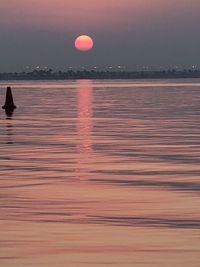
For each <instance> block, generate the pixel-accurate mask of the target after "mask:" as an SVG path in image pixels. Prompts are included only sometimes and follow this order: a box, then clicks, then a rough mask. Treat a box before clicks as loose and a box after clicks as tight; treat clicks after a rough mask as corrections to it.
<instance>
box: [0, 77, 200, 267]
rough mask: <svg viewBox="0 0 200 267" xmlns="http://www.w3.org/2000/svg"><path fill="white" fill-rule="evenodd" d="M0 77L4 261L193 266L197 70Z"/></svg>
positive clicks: (199, 220)
mask: <svg viewBox="0 0 200 267" xmlns="http://www.w3.org/2000/svg"><path fill="white" fill-rule="evenodd" d="M7 86H11V87H12V93H13V98H14V102H15V105H16V106H17V109H16V110H15V111H14V112H13V113H12V114H6V113H5V112H4V110H3V109H1V110H0V266H1V267H100V266H101V267H111V266H113V267H199V266H200V194H199V192H200V80H198V79H190V80H189V79H185V80H184V79H183V80H181V79H179V80H94V81H93V80H74V81H1V83H0V103H1V104H2V105H3V104H4V101H5V93H6V87H7Z"/></svg>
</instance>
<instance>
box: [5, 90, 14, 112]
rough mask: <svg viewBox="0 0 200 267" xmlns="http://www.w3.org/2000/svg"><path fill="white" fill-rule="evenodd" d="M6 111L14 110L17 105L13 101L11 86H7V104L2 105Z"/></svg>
mask: <svg viewBox="0 0 200 267" xmlns="http://www.w3.org/2000/svg"><path fill="white" fill-rule="evenodd" d="M2 108H3V109H5V111H6V112H13V111H14V109H16V106H15V104H14V101H13V96H12V91H11V87H7V91H6V100H5V104H4V105H3V106H2Z"/></svg>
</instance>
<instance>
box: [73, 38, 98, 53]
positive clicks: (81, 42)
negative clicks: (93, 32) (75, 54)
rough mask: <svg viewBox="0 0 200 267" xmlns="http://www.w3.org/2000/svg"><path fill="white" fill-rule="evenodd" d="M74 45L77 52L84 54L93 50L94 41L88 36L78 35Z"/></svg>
mask: <svg viewBox="0 0 200 267" xmlns="http://www.w3.org/2000/svg"><path fill="white" fill-rule="evenodd" d="M74 45H75V47H76V49H77V50H79V51H82V52H86V51H89V50H91V49H92V48H93V46H94V41H93V40H92V38H91V37H90V36H88V35H80V36H79V37H77V38H76V40H75V43H74Z"/></svg>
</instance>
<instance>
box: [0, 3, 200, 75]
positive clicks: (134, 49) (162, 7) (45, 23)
mask: <svg viewBox="0 0 200 267" xmlns="http://www.w3.org/2000/svg"><path fill="white" fill-rule="evenodd" d="M199 12H200V1H199V0H190V1H188V0H187V1H186V0H101V1H97V0H79V1H67V0H57V1H50V0H0V55H1V61H0V71H14V70H16V71H20V70H22V69H24V68H25V67H26V66H30V67H36V66H41V67H44V66H48V67H52V68H55V67H58V68H61V69H63V68H65V67H69V66H73V67H80V66H100V67H103V66H109V65H113V66H115V65H116V66H117V65H121V66H127V67H128V68H135V67H137V66H138V67H142V66H152V67H159V66H163V67H169V66H174V65H183V66H191V65H199V64H200V53H199V50H200V34H199V32H200V30H199V24H200V16H199ZM81 34H88V35H90V36H91V37H92V38H93V39H94V44H95V46H94V49H93V50H92V51H90V52H87V53H83V52H78V51H76V50H75V49H74V45H73V43H74V40H75V38H76V37H77V36H78V35H81Z"/></svg>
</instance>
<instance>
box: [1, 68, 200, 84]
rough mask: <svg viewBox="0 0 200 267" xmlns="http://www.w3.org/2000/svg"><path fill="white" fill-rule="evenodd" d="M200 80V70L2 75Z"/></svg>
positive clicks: (17, 75)
mask: <svg viewBox="0 0 200 267" xmlns="http://www.w3.org/2000/svg"><path fill="white" fill-rule="evenodd" d="M190 78H200V70H163V71H94V70H92V71H87V70H82V71H73V70H70V71H66V72H64V71H56V72H55V71H53V70H51V69H50V70H34V71H32V72H10V73H0V81H8V80H77V79H91V80H108V79H110V80H112V79H121V80H123V79H126V80H127V79H141V80H142V79H190Z"/></svg>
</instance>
